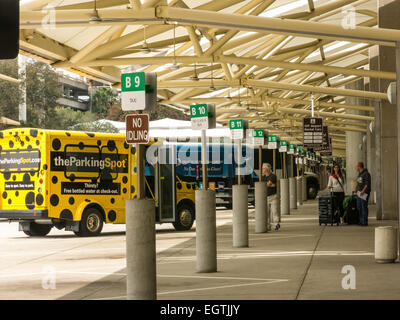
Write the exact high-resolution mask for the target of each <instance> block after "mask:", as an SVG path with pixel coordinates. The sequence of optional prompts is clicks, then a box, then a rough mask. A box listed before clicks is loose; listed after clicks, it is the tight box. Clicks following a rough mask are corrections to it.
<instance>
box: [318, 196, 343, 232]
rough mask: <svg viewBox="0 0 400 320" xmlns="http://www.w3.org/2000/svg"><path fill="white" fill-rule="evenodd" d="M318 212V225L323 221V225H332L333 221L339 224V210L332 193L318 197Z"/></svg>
mask: <svg viewBox="0 0 400 320" xmlns="http://www.w3.org/2000/svg"><path fill="white" fill-rule="evenodd" d="M318 213H319V225H322V224H323V223H324V224H325V225H327V224H329V223H330V224H331V226H333V224H334V223H336V224H337V225H339V222H340V211H339V206H338V200H337V198H336V197H335V196H334V195H333V194H332V193H331V194H330V195H327V196H320V197H319V198H318Z"/></svg>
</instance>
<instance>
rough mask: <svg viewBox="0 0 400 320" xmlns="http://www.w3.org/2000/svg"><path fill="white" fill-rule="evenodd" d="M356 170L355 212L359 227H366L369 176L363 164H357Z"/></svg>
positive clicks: (369, 191)
mask: <svg viewBox="0 0 400 320" xmlns="http://www.w3.org/2000/svg"><path fill="white" fill-rule="evenodd" d="M356 170H357V171H358V177H357V184H356V190H355V192H356V193H357V210H358V213H359V215H360V223H359V224H360V225H362V226H367V225H368V199H369V195H370V193H371V175H370V174H369V172H368V170H367V169H366V168H364V163H363V162H357V165H356Z"/></svg>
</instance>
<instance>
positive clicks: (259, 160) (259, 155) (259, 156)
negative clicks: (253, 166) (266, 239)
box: [258, 146, 262, 182]
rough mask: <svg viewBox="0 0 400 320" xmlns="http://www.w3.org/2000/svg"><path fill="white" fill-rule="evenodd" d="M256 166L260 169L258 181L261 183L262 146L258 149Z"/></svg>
mask: <svg viewBox="0 0 400 320" xmlns="http://www.w3.org/2000/svg"><path fill="white" fill-rule="evenodd" d="M258 166H259V168H260V174H259V177H258V180H259V181H260V182H261V181H262V146H259V147H258Z"/></svg>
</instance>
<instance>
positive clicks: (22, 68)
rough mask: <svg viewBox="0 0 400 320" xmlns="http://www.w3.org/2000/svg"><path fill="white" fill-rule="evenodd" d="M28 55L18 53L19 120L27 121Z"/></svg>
mask: <svg viewBox="0 0 400 320" xmlns="http://www.w3.org/2000/svg"><path fill="white" fill-rule="evenodd" d="M26 60H27V59H26V57H25V56H23V55H21V54H20V55H18V79H19V80H20V82H19V116H18V120H19V121H21V122H26Z"/></svg>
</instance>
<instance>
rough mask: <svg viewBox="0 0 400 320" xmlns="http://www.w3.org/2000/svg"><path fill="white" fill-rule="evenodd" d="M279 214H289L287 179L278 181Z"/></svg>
mask: <svg viewBox="0 0 400 320" xmlns="http://www.w3.org/2000/svg"><path fill="white" fill-rule="evenodd" d="M280 189H281V214H290V193H289V179H280Z"/></svg>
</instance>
